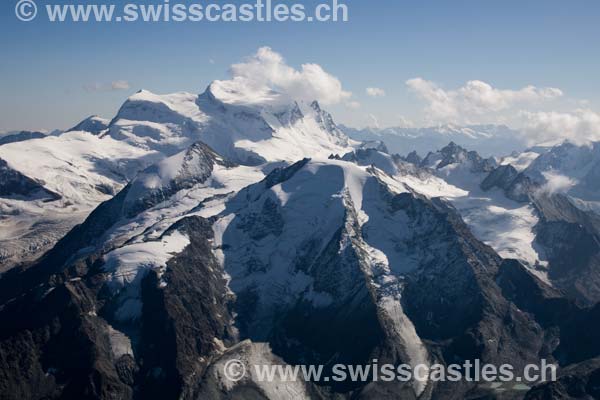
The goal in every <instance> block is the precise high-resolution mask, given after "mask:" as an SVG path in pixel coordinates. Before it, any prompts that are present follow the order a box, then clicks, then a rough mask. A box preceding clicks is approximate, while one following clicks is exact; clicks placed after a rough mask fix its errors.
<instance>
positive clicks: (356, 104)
mask: <svg viewBox="0 0 600 400" xmlns="http://www.w3.org/2000/svg"><path fill="white" fill-rule="evenodd" d="M346 107H348V108H349V109H351V110H358V109H359V108H360V107H361V105H360V103H359V102H358V101H349V102H347V103H346Z"/></svg>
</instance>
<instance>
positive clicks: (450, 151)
mask: <svg viewBox="0 0 600 400" xmlns="http://www.w3.org/2000/svg"><path fill="white" fill-rule="evenodd" d="M436 159H438V160H439V162H438V163H437V165H436V168H437V169H441V168H444V167H445V166H447V165H450V164H460V163H463V162H465V161H467V162H470V163H471V172H490V171H492V170H493V169H494V168H495V167H496V165H497V163H496V160H494V159H493V158H482V157H481V156H480V155H479V154H478V153H477V152H476V151H467V150H465V149H464V148H462V147H460V146H459V145H457V144H456V143H454V142H450V144H448V145H447V146H446V147H444V148H442V149H441V150H440V151H438V152H437V153H429V154H428V155H427V156H426V157H425V158H424V159H423V161H422V162H421V165H420V166H421V167H431V165H432V164H433V163H434V162H435V160H436Z"/></svg>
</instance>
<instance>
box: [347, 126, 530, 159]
mask: <svg viewBox="0 0 600 400" xmlns="http://www.w3.org/2000/svg"><path fill="white" fill-rule="evenodd" d="M340 129H341V130H342V131H344V133H346V134H347V135H348V136H349V137H351V138H352V139H355V140H381V141H383V142H385V144H386V145H387V146H388V148H389V150H390V151H391V152H393V153H398V154H403V155H406V154H408V153H409V152H411V151H416V152H417V153H418V154H421V155H426V154H427V153H429V152H430V151H436V150H438V149H441V148H442V147H444V146H445V145H447V144H448V143H449V142H454V143H456V144H458V145H460V146H463V147H466V148H468V149H470V150H474V151H477V152H478V153H480V154H481V155H483V156H485V157H489V156H503V155H507V154H511V153H512V152H515V151H517V152H520V151H523V150H525V149H526V148H527V147H528V146H527V142H526V140H525V137H524V136H523V134H522V133H520V132H519V131H516V130H513V129H510V128H508V127H507V126H504V125H469V126H456V125H440V126H437V127H430V128H382V129H379V128H365V129H355V128H350V127H347V126H343V125H341V126H340Z"/></svg>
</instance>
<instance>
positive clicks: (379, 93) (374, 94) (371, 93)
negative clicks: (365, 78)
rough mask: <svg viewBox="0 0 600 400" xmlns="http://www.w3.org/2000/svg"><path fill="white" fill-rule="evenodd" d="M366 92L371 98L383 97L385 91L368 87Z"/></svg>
mask: <svg viewBox="0 0 600 400" xmlns="http://www.w3.org/2000/svg"><path fill="white" fill-rule="evenodd" d="M366 92H367V95H368V96H371V97H384V96H385V90H383V89H380V88H376V87H368V88H367V90H366Z"/></svg>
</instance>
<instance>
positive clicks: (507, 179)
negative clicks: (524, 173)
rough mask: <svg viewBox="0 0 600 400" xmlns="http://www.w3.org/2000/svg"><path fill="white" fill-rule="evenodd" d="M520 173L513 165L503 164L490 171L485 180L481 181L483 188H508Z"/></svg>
mask: <svg viewBox="0 0 600 400" xmlns="http://www.w3.org/2000/svg"><path fill="white" fill-rule="evenodd" d="M518 174H519V173H518V171H517V170H516V169H515V168H514V167H513V166H512V165H501V166H499V167H498V168H496V169H495V170H493V171H492V172H490V174H489V175H488V176H487V177H486V178H485V179H484V180H483V182H481V188H482V189H483V190H490V189H491V188H493V187H497V188H500V189H503V190H507V189H508V188H509V187H510V184H511V183H512V182H513V181H514V179H515V178H516V177H517V175H518Z"/></svg>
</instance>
